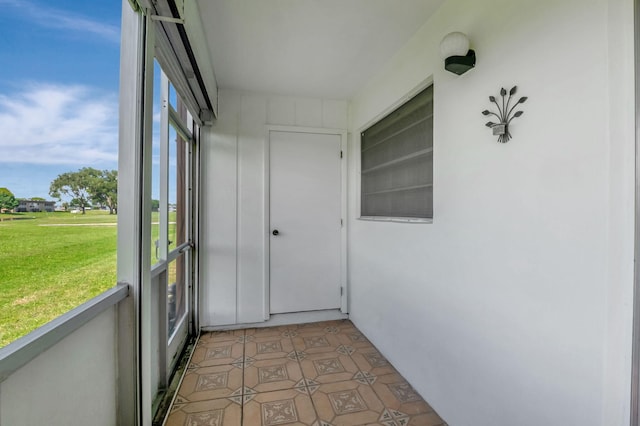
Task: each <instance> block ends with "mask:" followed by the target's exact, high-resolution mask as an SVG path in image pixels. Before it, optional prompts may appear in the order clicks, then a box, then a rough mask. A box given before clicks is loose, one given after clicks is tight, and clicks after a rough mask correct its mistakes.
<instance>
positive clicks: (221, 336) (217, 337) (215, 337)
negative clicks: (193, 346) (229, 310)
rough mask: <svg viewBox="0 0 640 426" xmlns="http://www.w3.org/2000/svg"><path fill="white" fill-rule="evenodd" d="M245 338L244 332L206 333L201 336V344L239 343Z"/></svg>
mask: <svg viewBox="0 0 640 426" xmlns="http://www.w3.org/2000/svg"><path fill="white" fill-rule="evenodd" d="M243 336H244V330H223V331H205V332H202V333H201V334H200V339H199V341H201V342H229V341H237V340H238V339H239V338H241V337H243Z"/></svg>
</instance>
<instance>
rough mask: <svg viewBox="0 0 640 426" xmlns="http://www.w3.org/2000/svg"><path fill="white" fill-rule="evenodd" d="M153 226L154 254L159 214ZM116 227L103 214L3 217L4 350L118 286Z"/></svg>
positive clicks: (0, 298)
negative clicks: (17, 340)
mask: <svg viewBox="0 0 640 426" xmlns="http://www.w3.org/2000/svg"><path fill="white" fill-rule="evenodd" d="M151 221H152V223H155V225H152V235H151V238H152V244H151V250H152V252H154V251H155V249H154V247H155V246H154V244H153V241H155V240H156V239H157V238H158V230H159V226H158V225H157V222H158V213H153V216H152V218H151ZM169 221H170V225H169V235H170V238H172V237H173V239H174V240H175V237H174V236H175V224H173V222H175V213H170V215H169ZM116 222H117V216H116V215H109V213H108V212H105V211H98V210H91V211H87V214H85V215H82V214H71V213H68V212H55V213H17V214H6V213H4V214H0V280H1V281H0V282H1V284H0V289H1V290H2V291H0V347H2V346H5V345H7V344H8V343H10V342H12V341H14V340H16V339H17V338H19V337H22V336H24V335H25V334H27V333H29V332H31V331H33V330H35V329H36V328H38V327H40V326H42V325H44V324H46V323H47V322H49V321H51V320H52V319H54V318H56V317H58V316H60V315H62V314H64V313H65V312H68V311H69V310H71V309H73V308H75V307H76V306H78V305H80V304H82V303H84V302H86V301H87V300H89V299H91V298H92V297H95V296H97V295H98V294H100V293H102V292H103V291H105V290H107V289H108V288H110V287H113V286H114V285H115V283H116V245H117V242H116V239H117V227H116ZM172 248H175V243H172V244H171V246H170V247H169V249H172ZM150 256H151V259H152V264H153V263H156V262H157V260H156V259H155V253H150Z"/></svg>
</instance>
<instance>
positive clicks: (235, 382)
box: [178, 365, 243, 402]
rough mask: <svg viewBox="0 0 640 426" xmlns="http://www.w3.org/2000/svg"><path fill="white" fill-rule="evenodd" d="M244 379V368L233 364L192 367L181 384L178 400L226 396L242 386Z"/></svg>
mask: <svg viewBox="0 0 640 426" xmlns="http://www.w3.org/2000/svg"><path fill="white" fill-rule="evenodd" d="M242 380H243V377H242V369H241V368H237V367H235V366H233V365H218V366H214V367H204V368H196V369H190V370H187V371H186V373H185V376H184V379H183V380H182V384H181V385H180V390H179V391H178V401H179V402H196V401H204V400H207V399H218V398H225V397H228V396H231V394H233V393H234V392H236V391H237V390H238V389H241V388H242Z"/></svg>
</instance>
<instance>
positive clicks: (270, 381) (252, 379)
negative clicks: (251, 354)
mask: <svg viewBox="0 0 640 426" xmlns="http://www.w3.org/2000/svg"><path fill="white" fill-rule="evenodd" d="M301 380H302V372H301V371H300V366H299V365H298V361H295V360H294V361H292V360H290V359H289V358H276V359H267V360H261V361H255V362H254V363H252V364H251V365H247V366H245V369H244V386H245V388H250V389H252V390H254V391H256V392H271V391H276V390H283V389H292V388H294V387H300V386H304V384H303V383H301Z"/></svg>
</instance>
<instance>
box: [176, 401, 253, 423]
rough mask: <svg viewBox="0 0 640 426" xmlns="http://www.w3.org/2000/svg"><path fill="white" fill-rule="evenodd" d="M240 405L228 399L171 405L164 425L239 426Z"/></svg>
mask: <svg viewBox="0 0 640 426" xmlns="http://www.w3.org/2000/svg"><path fill="white" fill-rule="evenodd" d="M241 423H242V407H241V406H240V405H238V404H236V403H234V402H232V401H230V400H228V399H214V400H208V401H201V402H193V403H189V404H177V405H174V406H173V407H172V410H171V413H170V414H169V417H168V418H167V421H166V423H165V426H241Z"/></svg>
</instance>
